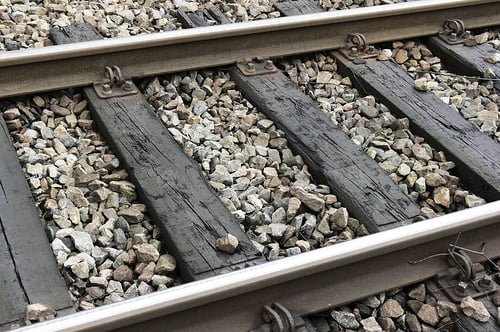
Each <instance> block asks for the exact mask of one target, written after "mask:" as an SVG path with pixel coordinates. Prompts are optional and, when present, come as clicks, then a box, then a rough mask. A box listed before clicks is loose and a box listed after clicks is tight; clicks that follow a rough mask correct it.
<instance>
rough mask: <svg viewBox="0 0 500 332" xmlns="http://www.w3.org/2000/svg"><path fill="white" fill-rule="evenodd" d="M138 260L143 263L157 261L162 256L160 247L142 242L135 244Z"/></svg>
mask: <svg viewBox="0 0 500 332" xmlns="http://www.w3.org/2000/svg"><path fill="white" fill-rule="evenodd" d="M133 248H134V250H135V254H136V255H137V261H138V262H142V263H149V262H156V261H157V260H158V258H159V257H160V253H159V252H158V249H156V248H155V247H154V246H153V245H151V244H149V243H141V244H136V245H134V246H133Z"/></svg>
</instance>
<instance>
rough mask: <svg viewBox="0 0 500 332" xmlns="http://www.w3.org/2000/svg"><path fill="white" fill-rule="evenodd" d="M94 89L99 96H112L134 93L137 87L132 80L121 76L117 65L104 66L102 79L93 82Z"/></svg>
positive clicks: (136, 91) (103, 97)
mask: <svg viewBox="0 0 500 332" xmlns="http://www.w3.org/2000/svg"><path fill="white" fill-rule="evenodd" d="M93 85H94V90H95V92H96V94H97V96H98V97H99V98H102V99H106V98H113V97H124V96H130V95H135V94H137V93H138V92H139V89H137V87H136V86H135V84H134V82H132V80H126V79H124V78H123V75H122V71H121V70H120V67H118V66H112V67H108V66H106V67H105V68H104V79H103V80H101V81H97V82H94V84H93Z"/></svg>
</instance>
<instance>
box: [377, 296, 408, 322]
mask: <svg viewBox="0 0 500 332" xmlns="http://www.w3.org/2000/svg"><path fill="white" fill-rule="evenodd" d="M379 313H380V316H382V317H389V318H398V317H400V316H401V315H403V314H404V310H403V308H401V305H400V304H399V303H398V301H396V300H393V299H388V300H387V301H385V303H384V304H382V306H381V307H380V312H379Z"/></svg>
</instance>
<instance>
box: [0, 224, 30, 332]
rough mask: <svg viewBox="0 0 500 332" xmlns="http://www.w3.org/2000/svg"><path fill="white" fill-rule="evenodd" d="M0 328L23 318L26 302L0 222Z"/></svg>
mask: <svg viewBox="0 0 500 332" xmlns="http://www.w3.org/2000/svg"><path fill="white" fill-rule="evenodd" d="M0 266H1V267H2V268H1V269H0V306H1V307H2V310H0V326H1V325H3V324H7V323H10V322H13V321H16V320H18V319H21V318H22V317H23V313H24V309H25V308H26V305H27V304H28V300H27V299H26V296H25V294H24V291H23V288H22V287H21V285H20V283H19V279H18V277H17V274H16V267H15V265H14V262H13V260H12V256H11V255H10V250H9V245H8V243H7V240H6V238H5V234H4V232H3V227H2V223H1V220H0Z"/></svg>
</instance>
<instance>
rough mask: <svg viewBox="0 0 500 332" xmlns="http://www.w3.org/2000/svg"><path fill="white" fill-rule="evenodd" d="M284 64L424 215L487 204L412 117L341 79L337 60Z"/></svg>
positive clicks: (319, 58) (297, 60)
mask: <svg viewBox="0 0 500 332" xmlns="http://www.w3.org/2000/svg"><path fill="white" fill-rule="evenodd" d="M280 66H281V67H282V68H283V69H284V70H285V71H286V72H287V73H288V75H289V76H290V78H291V79H292V81H293V82H295V83H297V84H298V85H299V86H300V87H301V89H302V90H304V91H305V93H307V94H308V95H310V96H311V97H312V98H313V99H315V100H316V101H317V103H318V105H319V106H320V108H321V109H322V110H323V111H324V112H325V113H326V114H328V115H329V116H330V119H331V120H332V121H333V122H334V123H335V124H337V125H338V126H339V127H340V128H341V129H342V130H343V131H344V132H345V133H346V134H347V135H349V137H351V139H352V140H353V141H354V142H355V143H356V144H357V145H359V146H360V147H362V148H363V150H364V151H365V152H366V153H367V154H368V155H369V156H370V157H371V158H373V159H375V160H376V161H377V162H378V163H379V165H380V167H382V169H384V170H385V171H386V172H387V173H388V174H389V175H390V177H391V178H392V179H393V180H394V181H395V182H396V183H398V184H399V186H400V187H401V190H402V191H403V192H405V193H407V194H408V195H409V196H410V197H411V198H412V199H413V200H414V201H415V202H417V203H418V204H419V205H420V207H421V215H422V216H423V217H425V218H432V217H435V216H439V215H442V214H445V213H448V212H453V211H458V210H462V209H464V208H466V207H474V206H477V205H480V204H484V203H485V201H484V200H483V199H482V198H480V197H477V196H476V195H474V194H472V193H469V192H468V191H467V190H465V189H464V188H463V186H462V185H461V181H460V178H458V177H457V176H455V175H453V174H454V173H453V169H454V168H455V164H454V163H453V162H452V161H449V160H447V158H446V155H445V153H444V152H442V151H438V150H435V149H434V148H433V147H432V146H430V145H429V144H427V143H426V142H425V140H424V139H423V138H422V137H419V136H417V135H415V134H413V133H412V131H411V130H410V129H409V128H410V123H409V121H408V119H406V118H396V117H395V116H393V115H392V114H391V112H390V111H389V109H388V108H387V107H386V106H385V105H383V104H381V103H379V102H377V100H376V99H375V98H374V97H373V96H370V95H368V96H363V95H361V93H360V92H359V91H358V90H357V89H355V88H353V87H352V82H351V80H350V79H349V78H348V77H342V76H341V75H339V74H338V73H337V72H336V63H335V59H334V58H332V57H330V56H329V55H325V54H322V53H318V54H316V55H315V56H309V57H304V58H293V59H289V60H283V61H281V63H280Z"/></svg>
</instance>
